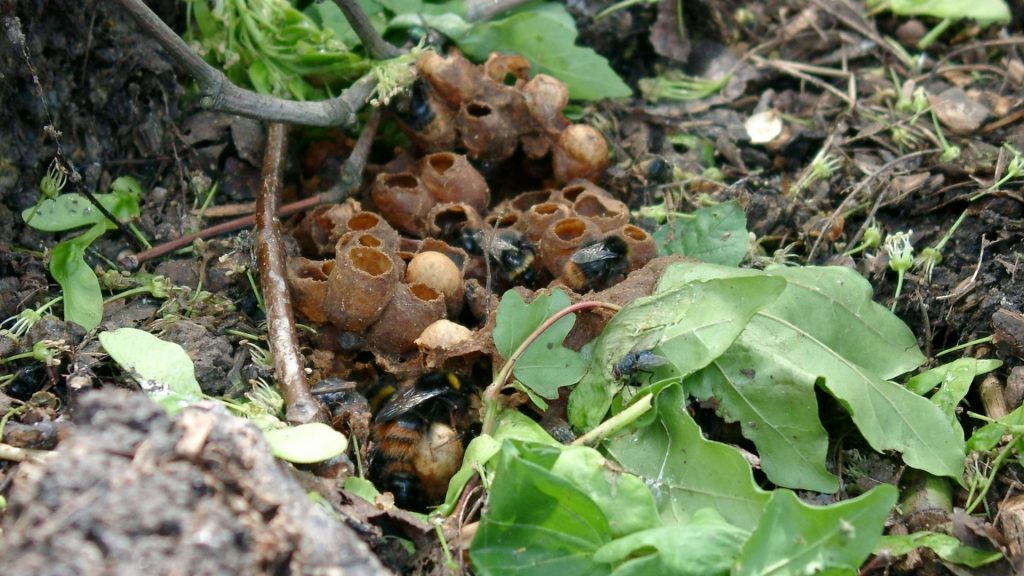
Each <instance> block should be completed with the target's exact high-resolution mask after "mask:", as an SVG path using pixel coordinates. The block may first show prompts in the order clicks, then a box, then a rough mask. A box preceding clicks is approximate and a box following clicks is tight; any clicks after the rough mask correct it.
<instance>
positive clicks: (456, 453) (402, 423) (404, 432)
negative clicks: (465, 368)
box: [369, 372, 469, 512]
mask: <svg viewBox="0 0 1024 576" xmlns="http://www.w3.org/2000/svg"><path fill="white" fill-rule="evenodd" d="M468 407H469V398H468V395H467V394H466V390H465V387H464V386H463V384H462V381H461V380H460V379H459V377H458V376H456V375H455V374H450V373H445V372H430V373H427V374H424V375H423V376H421V377H420V378H419V379H418V380H416V383H415V384H413V386H412V387H410V388H407V389H405V390H403V391H401V392H399V393H398V394H396V395H395V396H394V397H392V399H391V400H390V401H389V402H388V403H387V404H386V405H385V406H384V407H383V408H382V409H381V410H380V412H378V413H377V415H376V416H375V417H374V420H373V427H372V430H371V435H372V438H373V441H374V447H373V449H372V451H371V454H370V470H369V474H370V479H371V480H372V481H373V482H374V484H375V485H376V486H377V487H378V488H379V489H380V490H381V491H382V492H384V491H387V492H391V493H392V494H393V495H394V497H395V504H396V505H397V506H398V507H400V508H404V509H407V510H414V511H419V512H425V511H426V509H427V508H428V507H429V506H434V505H437V504H439V503H440V502H441V501H442V500H444V496H445V492H447V490H448V482H449V481H450V480H451V478H452V476H453V475H455V472H457V471H458V469H459V467H460V466H462V456H463V452H464V450H465V447H464V445H463V440H464V438H463V437H464V436H465V433H466V431H467V430H468V428H469V423H468V422H467V421H466V420H467V413H468Z"/></svg>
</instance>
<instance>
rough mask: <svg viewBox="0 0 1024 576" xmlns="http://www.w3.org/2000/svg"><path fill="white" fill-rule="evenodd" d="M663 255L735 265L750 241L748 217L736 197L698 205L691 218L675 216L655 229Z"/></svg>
mask: <svg viewBox="0 0 1024 576" xmlns="http://www.w3.org/2000/svg"><path fill="white" fill-rule="evenodd" d="M654 241H655V242H656V243H657V244H658V252H659V253H661V254H662V255H668V254H683V255H685V256H690V257H692V258H696V259H698V260H701V261H702V262H707V263H709V264H721V265H723V266H737V265H739V263H740V262H742V261H743V258H744V257H745V256H746V254H747V247H748V245H749V243H750V238H749V235H748V234H747V216H746V214H744V213H743V208H742V207H741V206H740V205H739V203H738V202H737V201H735V200H730V201H728V202H723V203H722V204H719V205H718V206H711V207H708V208H701V209H700V210H697V211H696V212H694V213H693V218H692V219H691V218H678V219H676V220H674V221H672V222H669V223H666V224H664V225H663V226H661V227H660V228H658V230H656V231H655V232H654Z"/></svg>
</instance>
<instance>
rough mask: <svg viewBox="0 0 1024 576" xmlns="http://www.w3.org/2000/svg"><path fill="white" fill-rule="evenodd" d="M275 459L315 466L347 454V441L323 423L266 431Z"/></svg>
mask: <svg viewBox="0 0 1024 576" xmlns="http://www.w3.org/2000/svg"><path fill="white" fill-rule="evenodd" d="M263 437H264V438H266V439H267V443H268V444H270V450H271V451H272V452H273V453H274V456H276V457H278V458H280V459H281V460H285V461H287V462H294V463H295V464H312V463H314V462H323V461H324V460H330V459H331V458H334V457H335V456H340V455H341V454H344V453H345V450H346V449H347V448H348V439H347V438H345V435H344V434H342V433H341V432H338V431H337V430H335V429H334V428H331V427H330V426H328V425H327V424H323V423H321V422H310V423H309V424H300V425H298V426H289V427H288V428H278V429H276V430H267V431H265V432H263Z"/></svg>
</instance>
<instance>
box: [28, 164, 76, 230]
mask: <svg viewBox="0 0 1024 576" xmlns="http://www.w3.org/2000/svg"><path fill="white" fill-rule="evenodd" d="M67 183H68V175H67V172H65V171H64V170H63V169H62V168H61V167H60V165H59V164H58V163H57V161H56V160H54V161H53V162H51V163H50V167H49V168H48V169H47V170H46V174H44V175H43V177H42V179H41V180H39V200H38V201H36V203H35V205H34V206H32V208H31V209H30V211H29V213H28V216H27V217H26V218H25V221H26V222H28V221H30V220H32V217H33V216H35V214H36V211H37V210H38V209H39V206H40V205H41V204H42V203H43V202H45V201H47V200H53V199H55V198H56V197H57V196H60V193H61V190H63V189H64V186H65V185H66V184H67Z"/></svg>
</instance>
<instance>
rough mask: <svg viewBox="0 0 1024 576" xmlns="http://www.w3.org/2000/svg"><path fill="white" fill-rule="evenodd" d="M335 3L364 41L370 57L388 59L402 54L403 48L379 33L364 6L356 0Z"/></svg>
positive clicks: (335, 0)
mask: <svg viewBox="0 0 1024 576" xmlns="http://www.w3.org/2000/svg"><path fill="white" fill-rule="evenodd" d="M334 3H335V4H337V5H338V8H340V9H341V13H342V14H344V15H345V20H348V24H349V26H351V27H352V30H353V31H354V32H355V33H356V36H359V40H361V41H362V42H363V47H364V48H366V52H367V53H368V54H369V55H370V58H373V59H374V60H387V59H388V58H396V57H398V56H401V55H402V51H401V50H399V49H398V48H395V47H394V46H392V45H391V44H389V43H388V42H387V41H385V40H384V38H382V37H381V35H380V34H378V33H377V30H376V28H374V27H373V24H370V19H369V18H367V17H366V12H363V8H362V7H361V6H360V5H359V3H358V2H356V0H334Z"/></svg>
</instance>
